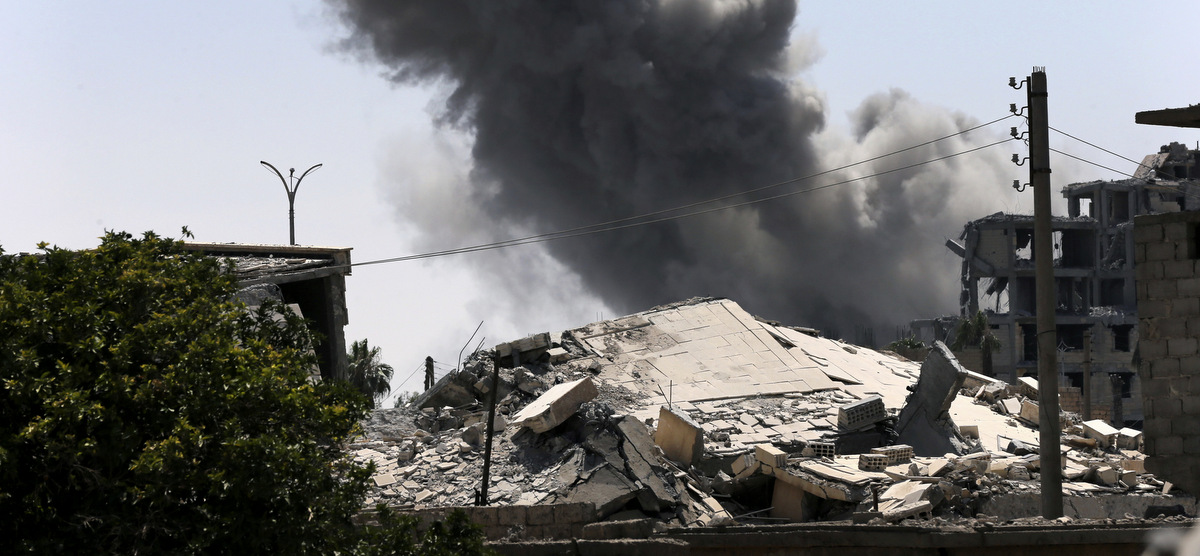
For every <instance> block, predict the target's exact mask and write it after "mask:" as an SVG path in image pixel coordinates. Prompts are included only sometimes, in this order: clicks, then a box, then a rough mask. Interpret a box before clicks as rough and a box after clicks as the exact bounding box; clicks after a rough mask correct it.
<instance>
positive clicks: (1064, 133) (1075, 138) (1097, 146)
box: [1047, 126, 1154, 175]
mask: <svg viewBox="0 0 1200 556" xmlns="http://www.w3.org/2000/svg"><path fill="white" fill-rule="evenodd" d="M1047 127H1049V128H1050V129H1052V130H1054V131H1056V132H1058V133H1061V134H1063V135H1066V136H1067V137H1070V138H1071V139H1074V140H1076V141H1079V142H1080V143H1083V144H1085V145H1087V146H1089V147H1093V148H1096V149H1099V150H1102V151H1104V152H1106V153H1108V154H1111V155H1113V156H1115V157H1117V158H1120V159H1124V160H1127V161H1129V162H1132V163H1134V164H1137V165H1138V166H1141V167H1143V168H1150V169H1151V170H1153V169H1154V168H1152V167H1150V166H1146V165H1145V164H1142V163H1141V162H1138V161H1136V160H1134V159H1132V158H1129V157H1127V156H1124V155H1121V154H1118V153H1115V152H1112V151H1110V150H1108V149H1106V148H1104V147H1101V146H1100V145H1097V144H1095V143H1092V142H1090V141H1085V140H1083V139H1080V138H1078V137H1076V136H1074V135H1071V134H1070V133H1067V132H1065V131H1062V130H1060V129H1055V128H1054V126H1047ZM1060 154H1063V153H1060ZM1126 175H1128V174H1126Z"/></svg>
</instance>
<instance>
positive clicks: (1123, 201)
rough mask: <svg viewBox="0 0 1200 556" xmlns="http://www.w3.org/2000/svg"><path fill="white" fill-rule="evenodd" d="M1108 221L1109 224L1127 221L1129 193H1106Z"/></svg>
mask: <svg viewBox="0 0 1200 556" xmlns="http://www.w3.org/2000/svg"><path fill="white" fill-rule="evenodd" d="M1108 195H1109V197H1108V220H1109V223H1110V224H1117V223H1120V222H1127V221H1129V192H1127V191H1109V192H1108Z"/></svg>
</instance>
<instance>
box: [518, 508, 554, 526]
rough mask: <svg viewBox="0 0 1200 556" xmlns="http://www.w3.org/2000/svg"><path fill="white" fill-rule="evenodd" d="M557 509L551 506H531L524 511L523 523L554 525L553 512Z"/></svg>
mask: <svg viewBox="0 0 1200 556" xmlns="http://www.w3.org/2000/svg"><path fill="white" fill-rule="evenodd" d="M556 509H557V508H556V507H555V506H553V505H540V504H537V505H533V506H529V509H528V510H526V516H525V523H526V524H528V525H549V524H551V523H554V512H555V510H556Z"/></svg>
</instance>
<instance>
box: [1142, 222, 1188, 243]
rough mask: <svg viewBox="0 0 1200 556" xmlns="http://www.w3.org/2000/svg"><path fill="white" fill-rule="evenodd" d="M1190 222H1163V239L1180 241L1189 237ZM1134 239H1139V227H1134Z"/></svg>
mask: <svg viewBox="0 0 1200 556" xmlns="http://www.w3.org/2000/svg"><path fill="white" fill-rule="evenodd" d="M1188 228H1189V226H1188V223H1187V222H1166V223H1164V224H1162V235H1163V239H1165V240H1167V241H1168V242H1179V241H1183V240H1187V239H1189V238H1188ZM1133 236H1134V241H1137V229H1136V227H1135V228H1134V233H1133Z"/></svg>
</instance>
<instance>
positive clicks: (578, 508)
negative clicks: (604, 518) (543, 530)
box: [554, 502, 596, 524]
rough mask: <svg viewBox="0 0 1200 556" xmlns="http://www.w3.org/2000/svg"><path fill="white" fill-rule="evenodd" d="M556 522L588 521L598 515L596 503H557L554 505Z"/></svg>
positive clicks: (573, 522)
mask: <svg viewBox="0 0 1200 556" xmlns="http://www.w3.org/2000/svg"><path fill="white" fill-rule="evenodd" d="M554 507H555V508H557V510H556V511H555V512H554V522H555V523H559V524H575V523H587V522H590V521H591V520H592V518H593V517H595V515H596V505H595V504H592V503H591V502H579V503H576V504H557V505H555V506H554Z"/></svg>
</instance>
